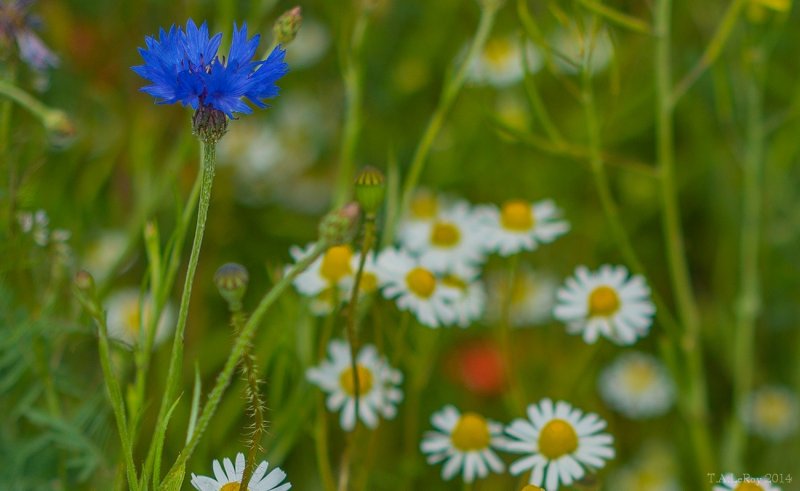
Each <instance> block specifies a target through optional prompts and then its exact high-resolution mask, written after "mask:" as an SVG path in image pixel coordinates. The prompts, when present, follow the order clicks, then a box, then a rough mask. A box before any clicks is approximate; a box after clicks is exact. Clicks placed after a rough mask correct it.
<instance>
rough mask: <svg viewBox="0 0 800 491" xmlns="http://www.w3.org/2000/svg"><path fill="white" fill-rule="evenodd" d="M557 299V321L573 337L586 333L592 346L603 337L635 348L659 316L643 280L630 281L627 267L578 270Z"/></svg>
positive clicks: (586, 337)
mask: <svg viewBox="0 0 800 491" xmlns="http://www.w3.org/2000/svg"><path fill="white" fill-rule="evenodd" d="M557 296H558V304H557V305H556V307H555V310H554V315H555V317H556V319H558V320H560V321H562V322H564V323H566V324H567V332H568V333H570V334H577V333H579V332H583V340H584V341H586V342H587V343H590V344H591V343H594V342H595V341H597V338H598V337H600V336H601V335H602V336H605V337H607V338H608V339H610V340H611V341H613V342H615V343H617V344H622V345H625V344H633V343H634V342H635V341H636V339H637V338H640V337H644V336H646V335H647V333H648V331H649V330H650V325H651V324H652V323H653V315H654V314H655V312H656V308H655V306H654V305H653V302H651V301H650V288H649V287H648V286H647V283H646V282H645V280H644V278H642V277H641V276H638V275H636V276H633V277H630V278H628V270H627V269H626V268H625V267H624V266H610V265H608V264H606V265H603V266H601V267H600V269H599V270H598V271H597V272H594V273H592V272H590V271H589V270H588V269H587V268H586V267H585V266H579V267H578V268H577V269H576V270H575V276H574V277H572V278H567V281H566V284H565V285H564V286H563V287H561V288H560V289H559V290H558V293H557Z"/></svg>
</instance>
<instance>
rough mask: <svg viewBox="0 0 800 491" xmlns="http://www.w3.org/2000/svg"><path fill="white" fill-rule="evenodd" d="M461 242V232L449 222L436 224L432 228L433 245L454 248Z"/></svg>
mask: <svg viewBox="0 0 800 491" xmlns="http://www.w3.org/2000/svg"><path fill="white" fill-rule="evenodd" d="M459 240H461V231H460V230H458V227H456V226H455V225H454V224H452V223H449V222H436V223H434V224H433V228H431V244H433V245H435V246H439V247H453V246H454V245H456V244H458V242H459Z"/></svg>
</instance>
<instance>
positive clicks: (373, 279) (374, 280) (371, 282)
mask: <svg viewBox="0 0 800 491" xmlns="http://www.w3.org/2000/svg"><path fill="white" fill-rule="evenodd" d="M359 289H360V290H361V292H362V293H372V292H374V291H375V290H377V289H378V277H377V276H375V274H374V273H370V272H368V271H364V272H363V273H361V285H359Z"/></svg>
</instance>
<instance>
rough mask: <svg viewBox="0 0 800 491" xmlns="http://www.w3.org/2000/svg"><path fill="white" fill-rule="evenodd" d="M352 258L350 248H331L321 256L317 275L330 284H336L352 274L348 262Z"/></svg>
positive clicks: (345, 246) (344, 246) (343, 246)
mask: <svg viewBox="0 0 800 491" xmlns="http://www.w3.org/2000/svg"><path fill="white" fill-rule="evenodd" d="M352 258H353V250H352V249H350V246H347V245H341V246H333V247H331V248H329V249H328V250H327V251H325V255H324V256H322V265H321V266H320V268H319V274H320V275H321V276H322V277H323V278H325V279H326V280H328V281H329V282H331V283H337V282H338V281H339V280H341V279H342V278H344V277H345V276H347V275H349V274H352V273H353V269H352V267H351V266H350V261H351V259H352Z"/></svg>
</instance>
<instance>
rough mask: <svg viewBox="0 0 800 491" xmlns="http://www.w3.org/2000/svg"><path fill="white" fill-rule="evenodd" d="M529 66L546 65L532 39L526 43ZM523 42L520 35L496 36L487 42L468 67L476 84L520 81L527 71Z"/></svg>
mask: <svg viewBox="0 0 800 491" xmlns="http://www.w3.org/2000/svg"><path fill="white" fill-rule="evenodd" d="M524 46H525V49H526V56H527V61H528V68H529V70H530V71H531V73H535V72H538V71H539V69H540V68H541V67H542V55H541V53H540V52H539V50H538V48H536V46H534V45H533V44H532V43H530V42H526V43H525V45H524ZM522 50H523V45H522V44H521V43H520V38H519V36H516V35H510V36H504V37H494V38H492V39H489V40H488V41H487V42H486V45H485V46H484V48H483V51H482V52H481V53H480V55H479V56H477V57H476V58H475V59H474V60H473V61H472V64H471V65H470V66H469V69H468V71H467V78H468V80H469V81H471V82H472V83H475V84H481V85H483V84H487V85H492V86H494V87H497V88H503V87H508V86H511V85H514V84H516V83H518V82H519V81H520V80H522V78H523V77H524V75H525V67H524V66H523V64H522Z"/></svg>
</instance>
